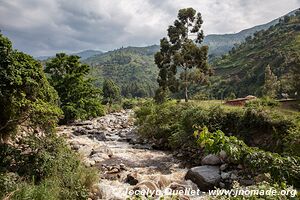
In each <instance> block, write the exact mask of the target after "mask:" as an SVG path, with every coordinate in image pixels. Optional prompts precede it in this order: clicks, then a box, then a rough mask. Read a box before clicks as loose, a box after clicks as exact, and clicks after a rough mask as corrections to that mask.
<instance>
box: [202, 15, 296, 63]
mask: <svg viewBox="0 0 300 200" xmlns="http://www.w3.org/2000/svg"><path fill="white" fill-rule="evenodd" d="M295 12H296V10H294V11H292V12H290V13H288V14H286V15H287V16H289V15H293V14H294V13H295ZM286 15H285V16H286ZM283 17H284V16H283ZM283 17H279V18H277V19H275V20H272V21H271V22H269V23H266V24H262V25H258V26H254V27H252V28H249V29H245V30H242V31H240V32H238V33H233V34H210V35H207V36H206V37H205V38H204V41H203V44H204V45H208V46H209V58H210V59H211V58H214V57H218V56H221V55H223V54H225V53H227V52H228V51H230V50H231V49H232V48H233V47H234V46H235V44H240V43H242V42H243V41H244V40H245V38H246V37H248V36H252V35H253V34H254V33H255V32H257V31H261V30H266V29H268V28H269V27H271V26H273V25H275V24H277V23H278V22H279V20H280V19H281V18H283Z"/></svg>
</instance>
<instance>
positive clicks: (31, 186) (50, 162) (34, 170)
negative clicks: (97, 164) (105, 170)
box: [0, 135, 97, 199]
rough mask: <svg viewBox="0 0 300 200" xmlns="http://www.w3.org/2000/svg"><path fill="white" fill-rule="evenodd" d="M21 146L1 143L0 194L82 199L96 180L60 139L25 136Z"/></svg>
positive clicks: (91, 172)
mask: <svg viewBox="0 0 300 200" xmlns="http://www.w3.org/2000/svg"><path fill="white" fill-rule="evenodd" d="M19 145H20V146H22V147H23V149H22V150H21V149H19V148H16V147H14V146H11V145H1V148H0V155H1V158H5V159H4V160H1V162H0V167H1V168H0V174H1V176H0V177H1V178H0V188H1V192H0V197H3V196H4V195H11V198H12V199H86V198H87V195H88V190H89V189H90V188H91V187H92V185H93V184H94V183H95V182H96V181H97V176H96V170H94V169H91V168H86V167H85V166H84V165H83V164H82V163H81V162H80V161H79V159H78V156H77V155H76V154H75V153H74V152H73V151H72V150H70V149H69V148H68V147H67V145H66V144H65V142H64V141H63V139H62V138H59V137H57V136H55V135H50V136H49V135H48V136H47V137H44V136H42V137H37V136H33V135H32V136H28V137H26V138H23V140H21V141H20V142H19ZM24 152H26V153H24Z"/></svg>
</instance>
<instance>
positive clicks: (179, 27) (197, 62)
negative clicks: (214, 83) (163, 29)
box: [155, 8, 209, 102]
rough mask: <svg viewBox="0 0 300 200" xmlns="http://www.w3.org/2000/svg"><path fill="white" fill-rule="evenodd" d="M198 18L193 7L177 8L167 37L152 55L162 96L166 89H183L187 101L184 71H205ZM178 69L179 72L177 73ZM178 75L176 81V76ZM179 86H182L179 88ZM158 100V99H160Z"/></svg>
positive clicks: (188, 82)
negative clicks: (175, 17)
mask: <svg viewBox="0 0 300 200" xmlns="http://www.w3.org/2000/svg"><path fill="white" fill-rule="evenodd" d="M202 23H203V21H202V17H201V14H200V13H196V11H195V10H194V9H193V8H185V9H181V10H179V12H178V19H176V20H175V21H174V25H171V26H169V28H168V30H167V31H168V38H166V37H165V38H163V39H161V41H160V51H159V52H158V53H156V54H155V63H156V65H157V66H158V68H159V77H158V84H159V86H160V91H159V92H157V94H165V93H166V92H164V91H166V90H167V89H169V90H170V91H171V92H173V93H174V92H177V91H178V89H180V88H183V89H184V94H185V97H184V98H185V101H186V102H187V101H188V87H189V84H190V80H189V76H188V74H189V73H188V72H189V71H190V70H192V69H194V68H197V69H198V70H200V71H201V72H202V73H204V74H205V73H207V72H208V71H209V68H208V64H207V52H208V47H207V46H201V47H199V44H201V42H202V40H203V37H204V35H203V31H202V30H201V26H202ZM178 68H179V70H178ZM178 71H179V72H181V73H182V75H181V76H180V78H178V76H176V74H177V72H178ZM180 86H182V87H180ZM160 99H162V98H161V97H160Z"/></svg>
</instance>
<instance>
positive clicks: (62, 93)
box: [45, 53, 104, 121]
mask: <svg viewBox="0 0 300 200" xmlns="http://www.w3.org/2000/svg"><path fill="white" fill-rule="evenodd" d="M45 72H46V73H48V74H49V75H50V78H49V81H50V83H51V84H52V85H53V87H54V88H55V89H56V91H57V92H58V95H59V97H60V101H61V108H62V110H63V112H64V116H65V117H64V120H65V121H69V120H74V119H86V118H89V117H96V116H99V115H103V114H104V110H103V106H102V105H101V101H100V98H101V96H100V90H99V89H97V88H96V87H95V86H94V85H93V82H92V80H91V79H89V78H87V75H88V73H89V66H88V65H86V64H82V63H81V62H80V60H79V56H75V55H71V56H68V55H66V54H64V53H59V54H56V57H55V58H52V59H51V60H49V61H48V62H47V63H46V68H45Z"/></svg>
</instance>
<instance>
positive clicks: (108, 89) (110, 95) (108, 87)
mask: <svg viewBox="0 0 300 200" xmlns="http://www.w3.org/2000/svg"><path fill="white" fill-rule="evenodd" d="M102 91H103V101H102V102H103V103H104V104H107V103H108V104H109V105H111V104H112V103H116V102H119V101H120V100H121V94H120V88H119V87H118V86H117V85H116V84H115V83H114V82H113V81H112V80H110V79H106V80H105V81H104V83H103V89H102Z"/></svg>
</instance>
